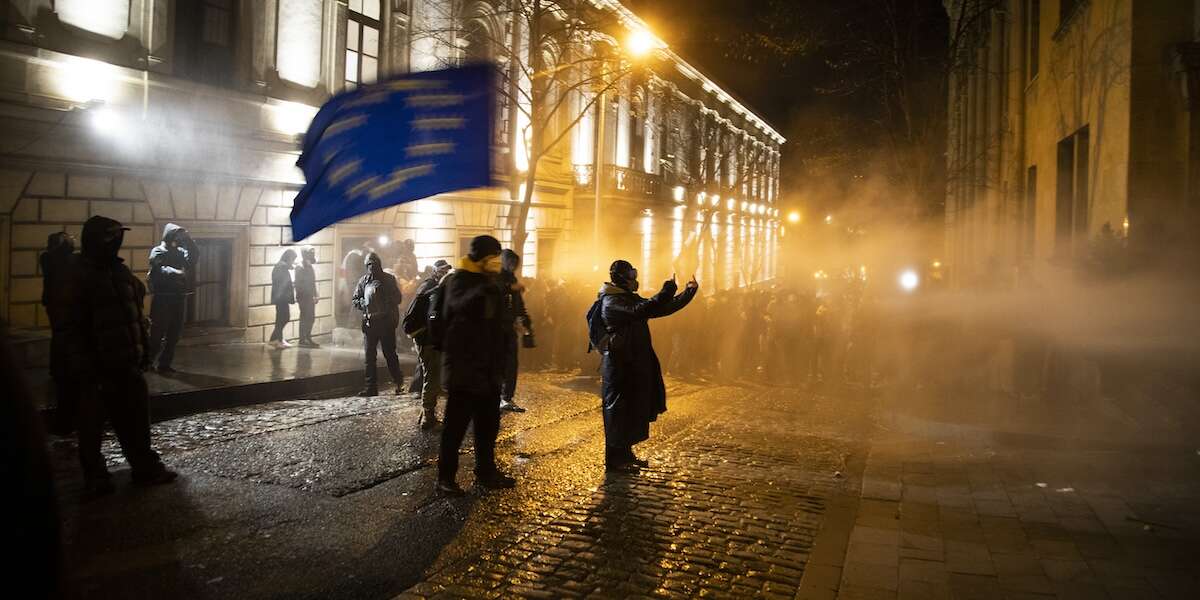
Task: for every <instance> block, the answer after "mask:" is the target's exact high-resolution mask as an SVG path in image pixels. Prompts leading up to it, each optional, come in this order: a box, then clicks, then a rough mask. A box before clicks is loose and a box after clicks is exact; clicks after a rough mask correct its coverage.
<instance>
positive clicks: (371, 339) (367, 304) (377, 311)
mask: <svg viewBox="0 0 1200 600" xmlns="http://www.w3.org/2000/svg"><path fill="white" fill-rule="evenodd" d="M364 264H365V265H366V267H367V274H366V275H363V276H362V278H360V279H359V280H358V285H357V286H355V288H354V297H352V298H351V299H350V304H352V305H353V306H354V308H357V309H358V310H360V311H362V332H363V350H364V352H363V358H364V360H365V361H366V387H364V388H363V390H362V391H361V392H359V393H358V395H359V396H377V395H379V385H378V383H377V382H376V360H375V357H376V354H375V353H376V349H377V348H378V349H381V350H382V351H383V359H384V361H386V362H387V366H388V371H389V372H391V374H392V381H393V382H395V383H396V393H397V394H400V393H403V392H402V387H401V386H402V385H403V384H404V374H403V373H402V372H401V371H400V358H399V357H398V356H396V327H397V326H399V325H400V301H401V297H400V286H399V284H397V283H396V278H395V277H393V276H392V274H391V273H388V272H386V271H384V270H383V261H382V260H380V258H379V255H378V254H375V253H374V252H369V253H367V258H366V259H365V260H364Z"/></svg>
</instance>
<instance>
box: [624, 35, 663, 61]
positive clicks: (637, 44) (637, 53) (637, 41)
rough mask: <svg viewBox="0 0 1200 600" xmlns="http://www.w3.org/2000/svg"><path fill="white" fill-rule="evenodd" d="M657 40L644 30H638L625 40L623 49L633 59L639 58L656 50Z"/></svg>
mask: <svg viewBox="0 0 1200 600" xmlns="http://www.w3.org/2000/svg"><path fill="white" fill-rule="evenodd" d="M658 45H659V44H658V40H657V39H655V38H654V35H653V34H651V33H650V32H649V31H646V30H645V29H638V30H635V31H633V32H632V33H630V34H629V38H628V39H626V40H625V49H626V50H628V51H629V54H630V55H631V56H633V57H634V58H641V57H643V56H646V55H647V54H650V53H651V52H652V51H654V49H655V48H658Z"/></svg>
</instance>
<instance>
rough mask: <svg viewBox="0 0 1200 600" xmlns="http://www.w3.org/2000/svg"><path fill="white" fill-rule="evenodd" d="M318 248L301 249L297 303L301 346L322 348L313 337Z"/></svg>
mask: <svg viewBox="0 0 1200 600" xmlns="http://www.w3.org/2000/svg"><path fill="white" fill-rule="evenodd" d="M316 262H317V249H316V248H314V247H312V246H305V247H304V248H303V249H301V250H300V266H299V267H297V268H296V305H297V306H298V307H299V308H300V325H299V327H300V347H301V348H320V347H321V345H320V344H318V343H316V342H314V341H313V339H312V330H313V323H315V322H316V320H317V300H318V299H319V296H320V294H319V293H318V292H317V271H316V269H315V268H313V265H314V264H316Z"/></svg>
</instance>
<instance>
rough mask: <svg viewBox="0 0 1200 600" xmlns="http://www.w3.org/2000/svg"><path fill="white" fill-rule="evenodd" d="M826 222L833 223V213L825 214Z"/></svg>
mask: <svg viewBox="0 0 1200 600" xmlns="http://www.w3.org/2000/svg"><path fill="white" fill-rule="evenodd" d="M825 224H826V225H833V215H825Z"/></svg>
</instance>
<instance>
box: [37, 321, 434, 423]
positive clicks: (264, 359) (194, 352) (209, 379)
mask: <svg viewBox="0 0 1200 600" xmlns="http://www.w3.org/2000/svg"><path fill="white" fill-rule="evenodd" d="M211 339H212V337H211V336H210V337H208V338H199V339H191V340H189V339H187V338H185V339H184V340H181V342H180V344H179V346H178V348H177V349H176V352H175V360H174V364H173V365H172V366H173V367H174V368H175V370H176V371H177V372H175V373H170V374H160V373H156V372H148V373H146V383H147V384H148V385H149V387H150V396H151V400H150V412H151V417H152V419H153V420H155V421H160V420H163V419H170V418H174V417H178V416H183V415H186V414H192V413H196V412H203V411H205V410H214V409H218V408H228V407H231V406H239V405H245V404H258V403H262V402H271V401H275V400H285V399H294V398H300V397H306V396H307V397H311V396H315V395H322V394H327V393H330V392H333V391H343V392H348V393H352V392H353V391H354V390H356V389H357V387H358V386H361V385H362V372H363V362H362V361H363V350H362V348H361V346H359V345H353V346H351V345H349V343H347V345H346V346H340V347H339V346H335V345H334V344H333V343H332V341H331V340H330V336H323V338H319V339H318V342H319V343H321V344H322V346H321V347H320V348H301V347H299V346H295V347H292V348H288V349H285V350H275V349H273V348H271V347H270V346H267V345H265V344H247V343H240V342H222V343H205V341H207V340H211ZM400 363H401V368H402V369H403V371H404V375H405V377H406V378H411V377H412V375H413V369H414V366H415V364H416V358H415V357H414V356H413V355H411V354H405V353H403V352H401V354H400ZM379 365H380V376H381V377H382V378H383V380H384V382H386V383H385V385H381V386H380V387H381V389H385V390H386V389H388V385H390V379H389V378H388V375H387V367H386V365H385V363H384V362H383V357H382V356H380V357H379ZM26 374H27V377H28V378H29V381H30V387H31V388H32V392H33V397H34V398H37V399H46V400H45V401H46V402H49V398H51V389H50V385H51V384H50V377H49V372H48V370H47V369H46V368H45V367H44V366H40V365H37V364H36V363H35V365H34V366H32V367H30V368H27V369H26Z"/></svg>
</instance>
